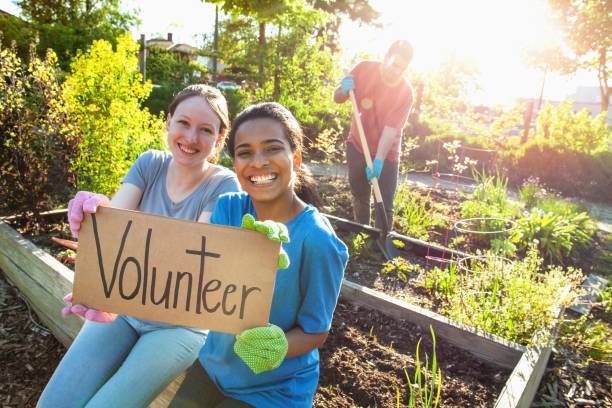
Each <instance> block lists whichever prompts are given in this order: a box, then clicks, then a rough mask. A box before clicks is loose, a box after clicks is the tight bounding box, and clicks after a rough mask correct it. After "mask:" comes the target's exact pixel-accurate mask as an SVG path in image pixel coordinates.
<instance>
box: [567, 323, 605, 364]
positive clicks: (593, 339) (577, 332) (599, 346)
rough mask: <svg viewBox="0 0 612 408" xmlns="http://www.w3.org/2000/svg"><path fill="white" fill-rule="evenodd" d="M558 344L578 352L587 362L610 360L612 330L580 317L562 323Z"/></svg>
mask: <svg viewBox="0 0 612 408" xmlns="http://www.w3.org/2000/svg"><path fill="white" fill-rule="evenodd" d="M558 342H559V343H560V344H562V345H565V346H568V347H570V348H571V349H572V350H578V351H579V352H580V353H581V354H583V355H584V356H585V357H586V360H587V361H590V360H597V361H603V362H608V363H609V362H610V361H611V360H612V330H610V325H609V324H606V323H605V322H604V321H602V320H599V319H596V320H594V319H593V318H591V317H587V316H580V317H579V318H578V319H575V320H570V319H566V320H564V321H563V324H561V327H560V335H559V339H558Z"/></svg>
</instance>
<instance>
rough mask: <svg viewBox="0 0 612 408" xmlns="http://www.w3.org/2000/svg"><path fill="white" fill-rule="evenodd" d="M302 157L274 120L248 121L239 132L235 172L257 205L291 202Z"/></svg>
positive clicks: (241, 126) (235, 150)
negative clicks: (294, 150) (293, 150)
mask: <svg viewBox="0 0 612 408" xmlns="http://www.w3.org/2000/svg"><path fill="white" fill-rule="evenodd" d="M300 163H301V155H300V154H299V153H294V152H292V151H291V146H290V144H289V142H288V141H287V138H286V137H285V133H284V129H283V126H282V125H281V124H280V123H279V122H278V121H276V120H274V119H268V118H259V119H252V120H248V121H246V122H244V123H242V124H241V125H240V127H239V128H238V129H237V131H236V139H235V148H234V169H235V171H236V175H237V176H238V181H239V182H240V185H241V186H242V189H243V190H244V191H246V192H247V193H248V194H249V195H250V196H251V198H252V199H253V201H254V202H273V201H277V200H278V199H282V198H287V199H291V197H292V195H293V181H294V179H295V169H296V168H297V167H299V165H300Z"/></svg>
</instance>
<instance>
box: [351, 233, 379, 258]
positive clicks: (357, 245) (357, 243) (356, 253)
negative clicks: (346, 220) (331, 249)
mask: <svg viewBox="0 0 612 408" xmlns="http://www.w3.org/2000/svg"><path fill="white" fill-rule="evenodd" d="M345 242H347V244H348V245H347V246H348V250H349V254H350V256H351V257H353V258H361V257H366V258H367V257H368V256H369V255H370V254H371V253H372V251H373V249H374V248H373V245H374V243H373V241H372V240H371V239H370V238H369V236H368V234H366V233H363V232H360V233H351V234H350V235H349V237H348V239H347V240H346V241H345Z"/></svg>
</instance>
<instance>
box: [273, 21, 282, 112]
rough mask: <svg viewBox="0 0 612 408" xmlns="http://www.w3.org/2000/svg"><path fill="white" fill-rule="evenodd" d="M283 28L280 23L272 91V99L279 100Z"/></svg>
mask: <svg viewBox="0 0 612 408" xmlns="http://www.w3.org/2000/svg"><path fill="white" fill-rule="evenodd" d="M281 30H282V25H281V23H278V36H277V39H276V64H274V65H275V66H274V91H273V92H272V99H273V100H275V101H278V99H279V98H280V71H281V64H282V60H281Z"/></svg>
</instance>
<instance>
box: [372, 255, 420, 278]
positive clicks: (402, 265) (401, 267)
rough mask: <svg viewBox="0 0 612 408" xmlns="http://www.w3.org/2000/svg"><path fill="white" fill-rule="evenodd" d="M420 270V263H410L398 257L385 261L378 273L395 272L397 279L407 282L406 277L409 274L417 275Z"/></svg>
mask: <svg viewBox="0 0 612 408" xmlns="http://www.w3.org/2000/svg"><path fill="white" fill-rule="evenodd" d="M421 270H422V268H421V266H420V265H418V264H413V263H410V261H407V260H406V259H404V258H401V257H398V258H393V259H391V260H388V261H386V262H385V263H384V264H383V266H382V269H381V270H380V273H381V274H385V275H387V274H395V275H396V276H397V277H398V278H399V279H401V280H403V281H404V282H408V279H409V278H408V277H409V276H410V275H418V273H419V272H420V271H421Z"/></svg>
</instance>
